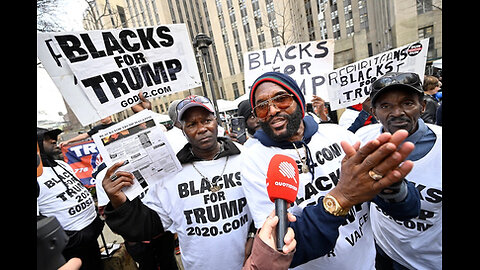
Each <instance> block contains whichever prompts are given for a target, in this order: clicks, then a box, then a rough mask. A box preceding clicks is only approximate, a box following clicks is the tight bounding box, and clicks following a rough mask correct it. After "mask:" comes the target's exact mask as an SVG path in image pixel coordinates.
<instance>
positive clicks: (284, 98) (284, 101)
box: [253, 93, 293, 118]
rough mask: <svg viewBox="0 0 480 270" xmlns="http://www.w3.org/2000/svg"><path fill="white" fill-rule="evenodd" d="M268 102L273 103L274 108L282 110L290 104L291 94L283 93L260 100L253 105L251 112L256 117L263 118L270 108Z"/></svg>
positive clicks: (291, 101)
mask: <svg viewBox="0 0 480 270" xmlns="http://www.w3.org/2000/svg"><path fill="white" fill-rule="evenodd" d="M270 103H271V104H273V106H275V108H278V109H281V110H284V109H286V108H288V107H290V106H292V103H293V95H292V94H287V93H285V94H281V95H278V96H275V97H272V98H271V99H267V100H265V101H263V102H260V103H259V104H257V106H255V107H253V113H254V114H255V116H256V117H258V118H265V117H266V116H267V114H268V111H269V109H270Z"/></svg>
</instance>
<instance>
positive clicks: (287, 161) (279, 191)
mask: <svg viewBox="0 0 480 270" xmlns="http://www.w3.org/2000/svg"><path fill="white" fill-rule="evenodd" d="M266 181H267V192H268V197H269V198H270V200H271V201H272V202H274V201H275V199H283V200H285V201H287V202H288V203H292V202H294V201H295V199H296V197H297V193H298V184H299V176H298V166H297V163H296V162H295V160H294V159H293V158H291V157H288V156H285V155H281V154H276V155H274V156H273V157H272V159H271V160H270V163H269V164H268V171H267V180H266Z"/></svg>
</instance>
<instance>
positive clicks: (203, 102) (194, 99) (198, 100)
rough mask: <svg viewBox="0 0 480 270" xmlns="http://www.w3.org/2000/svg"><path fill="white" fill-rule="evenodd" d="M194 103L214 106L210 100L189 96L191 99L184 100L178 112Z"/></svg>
mask: <svg viewBox="0 0 480 270" xmlns="http://www.w3.org/2000/svg"><path fill="white" fill-rule="evenodd" d="M192 102H194V103H199V104H212V102H210V99H208V98H206V97H202V96H189V97H186V98H185V99H184V100H182V101H180V102H179V103H178V104H177V112H179V111H181V110H182V109H183V107H185V106H186V105H187V104H190V103H192Z"/></svg>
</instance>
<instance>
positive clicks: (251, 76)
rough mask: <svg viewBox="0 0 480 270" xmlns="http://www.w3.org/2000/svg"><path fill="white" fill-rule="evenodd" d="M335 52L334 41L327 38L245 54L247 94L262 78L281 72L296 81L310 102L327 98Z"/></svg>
mask: <svg viewBox="0 0 480 270" xmlns="http://www.w3.org/2000/svg"><path fill="white" fill-rule="evenodd" d="M333 50H334V41H333V39H327V40H321V41H309V42H303V43H297V44H292V45H286V46H282V47H275V48H269V49H264V50H258V51H253V52H246V53H245V54H244V55H243V59H244V60H243V62H244V63H245V71H244V72H245V93H250V88H251V87H252V84H253V82H254V81H255V79H257V78H258V77H259V76H260V75H262V74H263V73H265V72H269V71H277V72H281V73H284V74H287V75H290V76H291V77H292V78H293V79H295V81H296V82H297V84H298V86H299V87H300V89H302V92H303V94H304V95H305V96H306V98H305V99H306V100H311V98H312V96H313V95H317V96H320V97H322V98H325V99H326V98H327V88H326V78H325V76H326V74H327V73H328V72H330V71H332V70H333Z"/></svg>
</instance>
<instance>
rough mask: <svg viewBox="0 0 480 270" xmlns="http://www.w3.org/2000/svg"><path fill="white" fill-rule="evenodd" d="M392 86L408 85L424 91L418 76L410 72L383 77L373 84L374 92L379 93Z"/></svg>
mask: <svg viewBox="0 0 480 270" xmlns="http://www.w3.org/2000/svg"><path fill="white" fill-rule="evenodd" d="M392 84H407V85H411V86H413V87H415V88H418V89H422V82H421V81H420V77H418V74H416V73H410V72H409V73H400V74H398V73H395V74H391V75H386V76H383V77H381V78H380V79H378V80H376V81H375V82H374V83H373V84H372V90H373V91H378V90H380V89H383V88H385V87H387V86H389V85H392Z"/></svg>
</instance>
